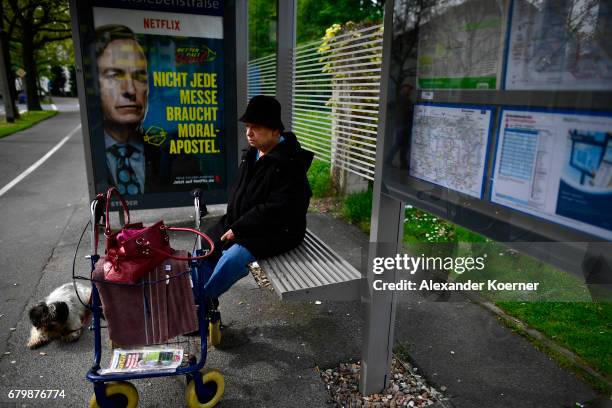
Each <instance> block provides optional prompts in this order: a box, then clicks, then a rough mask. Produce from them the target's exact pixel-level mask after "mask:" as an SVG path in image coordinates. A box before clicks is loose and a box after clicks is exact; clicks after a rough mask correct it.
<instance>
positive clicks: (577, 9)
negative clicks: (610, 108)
mask: <svg viewBox="0 0 612 408" xmlns="http://www.w3.org/2000/svg"><path fill="white" fill-rule="evenodd" d="M512 3H513V6H512V12H511V18H510V24H509V32H510V35H509V46H508V56H507V68H506V77H505V88H506V89H530V90H536V89H539V90H587V89H590V90H598V91H600V90H610V89H612V44H611V43H610V31H609V30H610V27H611V26H612V4H611V3H610V2H609V1H592V0H585V1H583V0H557V1H543V2H540V3H539V4H537V3H535V2H529V1H523V0H515V1H513V2H512Z"/></svg>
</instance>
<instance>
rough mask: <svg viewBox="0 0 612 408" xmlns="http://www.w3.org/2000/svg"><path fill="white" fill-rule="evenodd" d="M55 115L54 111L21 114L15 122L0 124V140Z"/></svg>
mask: <svg viewBox="0 0 612 408" xmlns="http://www.w3.org/2000/svg"><path fill="white" fill-rule="evenodd" d="M55 115H57V111H56V110H45V111H30V112H25V113H22V114H21V115H20V117H19V119H17V120H16V121H15V122H13V123H8V122H6V121H2V122H0V138H3V137H5V136H8V135H12V134H13V133H16V132H19V131H22V130H24V129H27V128H30V127H32V126H34V125H35V124H37V123H38V122H41V121H43V120H45V119H48V118H50V117H53V116H55Z"/></svg>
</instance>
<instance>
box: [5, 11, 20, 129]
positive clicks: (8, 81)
mask: <svg viewBox="0 0 612 408" xmlns="http://www.w3.org/2000/svg"><path fill="white" fill-rule="evenodd" d="M2 21H4V3H2V2H0V23H2ZM12 73H13V72H12V70H11V53H10V51H9V41H8V36H7V34H6V31H4V24H1V25H0V76H1V77H0V83H1V84H2V97H3V99H4V112H6V121H7V122H14V121H15V119H18V118H19V110H18V109H17V108H16V106H15V97H16V94H17V92H15V78H14V76H13V75H12Z"/></svg>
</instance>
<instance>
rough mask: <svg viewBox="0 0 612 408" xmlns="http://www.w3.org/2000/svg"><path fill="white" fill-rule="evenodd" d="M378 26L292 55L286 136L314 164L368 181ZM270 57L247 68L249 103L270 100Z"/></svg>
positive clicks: (379, 39)
mask: <svg viewBox="0 0 612 408" xmlns="http://www.w3.org/2000/svg"><path fill="white" fill-rule="evenodd" d="M382 40H383V29H382V25H374V26H369V27H365V28H361V29H358V30H352V31H348V32H344V33H343V32H339V33H338V35H335V36H333V37H329V38H326V39H324V40H319V41H313V42H310V43H307V44H302V45H299V46H297V47H296V48H295V50H294V61H293V66H294V67H295V68H294V73H293V99H292V113H293V115H292V124H293V125H292V130H293V131H294V132H295V134H296V135H297V137H298V139H299V140H300V143H301V144H302V145H303V146H304V147H305V148H307V149H309V150H311V151H312V152H314V153H315V155H316V158H318V159H320V160H324V161H327V162H330V163H332V164H333V165H334V166H336V167H339V168H342V169H345V170H347V171H350V172H353V173H355V174H358V175H360V176H362V177H364V178H366V179H369V180H373V179H374V164H375V163H374V162H375V157H376V135H377V127H378V102H379V89H380V76H381V62H382ZM275 61H276V60H275V56H274V55H271V56H268V57H264V58H259V59H256V60H252V61H250V62H249V69H248V72H249V74H248V75H249V76H248V80H249V86H248V94H249V98H251V97H252V96H255V95H258V94H265V95H274V94H275V92H276V90H275V85H276V65H275Z"/></svg>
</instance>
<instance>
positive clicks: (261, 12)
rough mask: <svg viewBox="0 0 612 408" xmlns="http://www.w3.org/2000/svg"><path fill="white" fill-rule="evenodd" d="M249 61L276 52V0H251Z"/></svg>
mask: <svg viewBox="0 0 612 408" xmlns="http://www.w3.org/2000/svg"><path fill="white" fill-rule="evenodd" d="M248 20H249V60H254V59H256V58H261V57H265V56H266V55H270V54H273V53H275V52H276V24H277V17H276V0H249V16H248Z"/></svg>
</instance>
